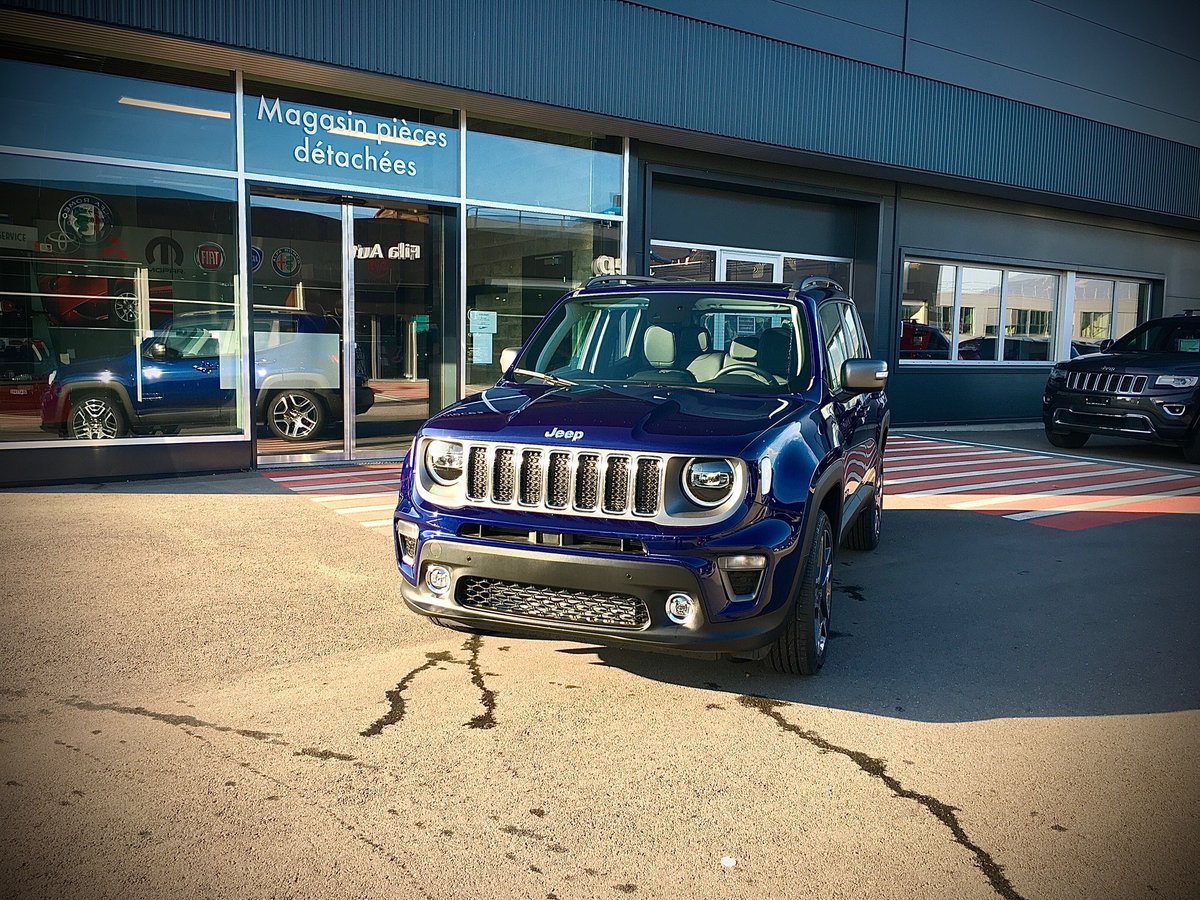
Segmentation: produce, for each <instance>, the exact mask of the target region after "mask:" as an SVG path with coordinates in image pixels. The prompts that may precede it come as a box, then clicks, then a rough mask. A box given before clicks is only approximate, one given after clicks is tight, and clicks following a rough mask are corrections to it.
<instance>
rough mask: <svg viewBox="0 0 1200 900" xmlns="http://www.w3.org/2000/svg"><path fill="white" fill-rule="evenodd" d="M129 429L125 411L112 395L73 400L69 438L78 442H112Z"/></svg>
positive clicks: (73, 398)
mask: <svg viewBox="0 0 1200 900" xmlns="http://www.w3.org/2000/svg"><path fill="white" fill-rule="evenodd" d="M128 429H129V421H128V420H127V419H126V417H125V410H124V409H122V408H121V403H120V401H119V400H117V398H116V397H115V396H113V395H112V394H100V393H89V394H80V395H79V396H78V397H72V398H71V416H70V418H69V419H68V420H67V436H68V437H71V438H74V439H75V440H77V441H98V440H112V439H114V438H119V437H124V435H125V433H126V431H127V430H128Z"/></svg>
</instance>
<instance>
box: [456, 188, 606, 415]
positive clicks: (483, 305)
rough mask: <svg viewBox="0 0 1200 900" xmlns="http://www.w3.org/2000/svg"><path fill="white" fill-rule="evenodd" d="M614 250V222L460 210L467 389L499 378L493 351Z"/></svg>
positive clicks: (514, 341) (516, 339)
mask: <svg viewBox="0 0 1200 900" xmlns="http://www.w3.org/2000/svg"><path fill="white" fill-rule="evenodd" d="M620 252H621V229H620V225H619V223H617V222H612V221H607V220H591V219H580V218H575V217H572V216H550V215H544V214H540V213H529V212H518V211H515V210H502V209H482V208H474V207H472V208H469V209H468V210H467V322H466V328H467V340H466V344H467V346H466V358H465V359H464V361H463V365H464V370H465V378H464V380H465V383H466V391H467V393H473V392H475V391H478V390H482V389H484V388H486V387H488V386H490V385H493V384H495V383H496V381H498V380H499V378H500V351H501V350H503V349H504V348H506V347H519V346H521V345H522V344H523V343H524V342H525V339H526V338H527V337H528V336H529V334H530V333H531V332H532V330H533V326H534V325H536V324H537V323H538V321H539V320H540V319H541V318H542V316H543V315H545V314H546V312H547V311H548V310H549V309H550V306H551V305H552V304H553V303H554V301H556V300H558V299H559V298H560V297H561V296H562V295H563V294H565V293H566V292H567V291H569V290H571V289H573V288H575V287H578V286H579V285H581V284H583V283H584V282H585V281H587V280H588V279H589V278H591V277H592V274H593V272H594V271H595V268H596V261H597V260H598V259H600V258H601V257H617V256H619V255H620Z"/></svg>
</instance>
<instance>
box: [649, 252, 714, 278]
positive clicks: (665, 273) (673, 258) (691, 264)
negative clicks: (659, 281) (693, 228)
mask: <svg viewBox="0 0 1200 900" xmlns="http://www.w3.org/2000/svg"><path fill="white" fill-rule="evenodd" d="M650 274H651V275H656V276H658V277H660V278H690V279H691V280H693V281H716V280H717V251H716V250H698V249H694V248H689V247H677V246H674V245H672V244H657V243H655V244H651V245H650Z"/></svg>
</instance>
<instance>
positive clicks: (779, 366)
mask: <svg viewBox="0 0 1200 900" xmlns="http://www.w3.org/2000/svg"><path fill="white" fill-rule="evenodd" d="M758 365H759V368H762V369H765V370H766V371H768V372H770V373H771V374H772V375H782V376H784V377H785V378H790V377H791V376H792V375H794V374H796V342H795V339H794V335H793V334H792V329H790V328H768V329H767V330H766V331H764V332H763V333H762V336H761V338H760V339H759V343H758Z"/></svg>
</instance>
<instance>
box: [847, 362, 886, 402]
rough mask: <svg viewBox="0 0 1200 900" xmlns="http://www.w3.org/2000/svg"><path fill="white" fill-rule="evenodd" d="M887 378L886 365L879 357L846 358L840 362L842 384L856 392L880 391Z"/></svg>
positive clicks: (884, 385)
mask: <svg viewBox="0 0 1200 900" xmlns="http://www.w3.org/2000/svg"><path fill="white" fill-rule="evenodd" d="M887 380H888V365H887V363H885V362H884V361H883V360H881V359H848V360H846V362H845V363H843V364H842V384H843V385H845V388H846V390H848V391H853V392H854V393H856V394H861V393H865V392H867V391H882V390H883V389H884V388H885V387H886V386H887Z"/></svg>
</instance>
